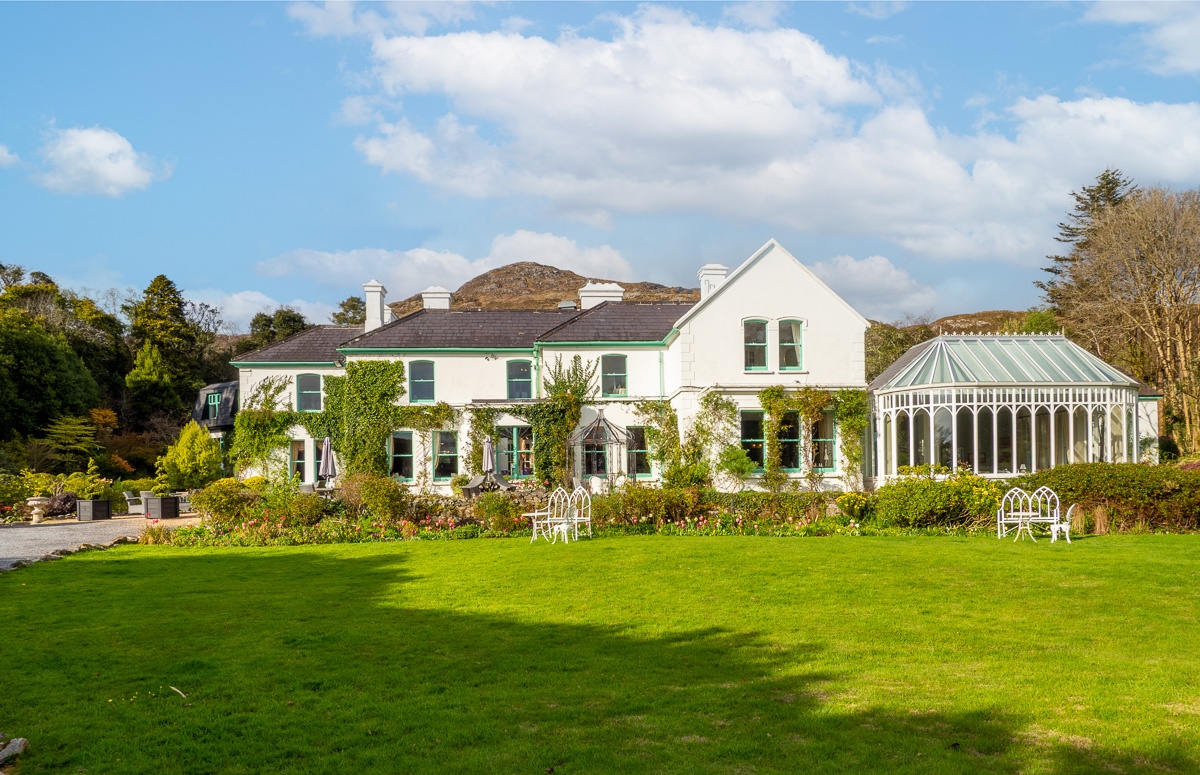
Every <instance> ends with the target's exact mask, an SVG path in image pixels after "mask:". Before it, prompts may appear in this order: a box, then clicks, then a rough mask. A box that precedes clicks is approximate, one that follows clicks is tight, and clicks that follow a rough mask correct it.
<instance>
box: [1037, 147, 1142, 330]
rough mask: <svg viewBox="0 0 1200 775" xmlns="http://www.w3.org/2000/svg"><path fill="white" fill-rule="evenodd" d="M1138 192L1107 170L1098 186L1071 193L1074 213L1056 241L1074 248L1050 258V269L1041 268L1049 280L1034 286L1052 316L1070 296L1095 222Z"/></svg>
mask: <svg viewBox="0 0 1200 775" xmlns="http://www.w3.org/2000/svg"><path fill="white" fill-rule="evenodd" d="M1138 191H1139V189H1138V187H1137V186H1136V185H1134V183H1133V180H1132V179H1130V178H1127V177H1125V176H1124V174H1123V173H1122V172H1121V171H1120V170H1118V169H1113V168H1111V167H1110V168H1108V169H1106V170H1104V172H1101V173H1100V174H1099V175H1097V176H1096V183H1095V184H1094V185H1091V186H1084V187H1083V188H1082V189H1081V190H1079V191H1072V192H1071V198H1072V199H1074V200H1075V209H1074V211H1073V212H1070V213H1067V219H1066V220H1065V221H1063V222H1062V223H1059V224H1058V236H1057V237H1055V239H1056V240H1058V241H1059V242H1061V243H1062V244H1064V245H1070V246H1071V248H1070V250H1069V251H1068V253H1067V255H1065V256H1047V257H1046V258H1048V259H1049V260H1050V266H1047V267H1042V271H1043V272H1047V273H1049V274H1050V279H1048V280H1046V281H1044V282H1038V283H1034V284H1035V285H1036V286H1037V287H1038V288H1040V289H1041V290H1042V291H1043V294H1044V298H1045V300H1046V304H1047V305H1048V306H1049V308H1050V311H1051V312H1053V313H1056V314H1058V313H1060V312H1061V302H1062V299H1063V294H1065V293H1068V292H1069V291H1070V290H1071V289H1070V287H1069V286H1070V284H1071V283H1072V282H1079V281H1080V278H1074V279H1072V275H1071V267H1072V266H1073V265H1074V264H1075V262H1076V261H1078V260H1079V259H1080V257H1081V255H1082V254H1083V253H1084V252H1086V251H1087V249H1088V245H1089V238H1090V236H1091V234H1092V230H1093V229H1094V228H1095V225H1096V219H1097V218H1098V217H1099V216H1100V215H1101V213H1103V212H1104V211H1105V210H1107V209H1109V208H1113V207H1116V206H1118V205H1120V204H1121V203H1122V202H1124V201H1125V200H1126V199H1128V198H1129V197H1131V196H1135V195H1136V194H1137V193H1138Z"/></svg>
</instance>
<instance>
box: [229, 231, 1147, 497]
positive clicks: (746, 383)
mask: <svg viewBox="0 0 1200 775" xmlns="http://www.w3.org/2000/svg"><path fill="white" fill-rule="evenodd" d="M698 277H699V281H700V301H699V302H698V303H695V304H672V303H659V304H644V303H631V302H626V301H624V299H623V296H624V291H623V289H622V288H621V287H620V286H619V285H616V284H612V283H606V284H601V283H591V282H589V283H588V284H587V285H585V286H584V287H583V288H581V289H580V290H579V299H578V303H577V304H576V303H575V302H574V300H572V301H570V302H564V304H562V305H560V307H559V308H558V309H540V310H500V309H458V308H454V309H452V308H451V303H450V302H451V293H450V292H449V291H447V290H446V289H444V288H438V287H433V288H429V289H427V290H426V291H424V292H423V293H422V299H423V302H424V304H423V308H422V309H420V310H418V311H416V312H414V313H412V314H409V315H406V316H404V317H402V318H399V319H395V318H394V317H393V316H392V313H391V311H390V310H389V309H388V307H387V304H386V293H387V291H386V289H385V288H384V287H383V286H382V285H381V284H380V283H378V282H375V281H371V282H368V283H366V284H365V285H364V286H363V288H364V292H365V296H366V309H367V316H366V323H365V325H364V326H360V327H338V326H318V327H315V328H312V329H309V330H307V331H304V332H302V333H300V334H296V335H295V336H292V337H290V338H288V339H285V340H282V341H280V342H277V343H275V344H272V345H269V346H267V347H264V348H262V349H260V350H256V351H254V352H251V353H247V354H245V355H242V356H240V357H239V358H238V359H237V360H236V361H234V362H233V365H234V366H236V367H237V368H238V370H239V388H240V394H241V395H242V396H248V395H251V394H252V391H253V388H254V386H255V385H256V384H257V383H259V382H260V381H262V380H263V379H265V378H267V377H272V376H283V377H286V378H287V380H288V389H287V392H286V393H285V394H284V396H283V398H282V399H281V400H283V401H286V403H287V405H288V406H289V407H290V408H292V409H295V410H297V411H320V410H321V409H322V408H323V406H324V392H323V388H324V380H325V378H327V377H329V376H337V375H342V374H344V373H345V364H346V363H347V362H348V361H356V360H367V359H378V358H382V359H388V360H400V361H403V362H404V366H405V374H406V376H407V380H408V385H407V394H406V395H405V396H404V397H403V398H402V399H401V400H402V401H404V402H407V403H410V404H421V403H430V404H432V403H435V402H440V401H444V402H446V403H448V404H450V405H451V406H453V407H454V408H456V409H460V410H464V409H470V408H472V407H481V406H487V407H489V408H493V409H497V410H499V412H500V414H499V417H498V419H497V421H496V422H497V426H498V427H499V430H500V434H499V438H498V439H497V440H496V444H495V455H496V457H495V460H494V461H493V462H494V464H495V470H496V471H497V472H499V473H501V474H503V475H505V476H508V477H510V478H521V477H526V476H529V475H531V474H532V469H533V454H532V451H533V448H534V445H535V444H537V443H538V439H536V438H534V437H533V433H532V429H531V428H530V427H529V425H528V423H527V422H525V421H523V420H522V419H520V418H519V417H517V416H516V415H513V414H506V413H504V409H505V407H506V406H507V407H513V406H519V405H520V404H522V403H528V402H532V401H537V400H538V399H539V398H540V395H541V391H542V376H543V374H544V373H545V372H546V370H547V369H548V368H549V367H551V366H553V365H554V364H555V363H556V362H558V361H559V359H561V361H562V362H563V363H568V362H570V360H571V359H572V358H573V357H574V356H575V355H579V356H581V357H582V358H584V359H585V360H588V361H591V362H595V363H597V365H598V367H599V368H598V370H597V372H598V382H599V390H598V397H597V400H596V402H595V404H594V405H591V406H588V407H585V409H584V413H583V418H582V420H581V422H580V430H584V429H589V431H590V432H589V433H588V434H587V436H586V437H585V438H581V439H579V441H580V443H579V444H578V445H577V446H576V447H573V448H572V455H573V460H572V461H571V468H572V471H573V472H578V473H579V474H580V475H581V476H582V477H584V478H588V477H598V478H601V479H607V480H609V481H614V480H617V479H624V478H635V479H638V480H645V481H647V482H655V481H657V480H658V479H659V474H660V472H659V471H658V470H657V468H656V465H655V464H653V463H652V461H651V459H650V455H649V454H648V450H647V448H646V443H645V431H644V428H641V427H639V424H638V423H639V421H638V418H637V416H636V414H635V413H634V405H635V403H636V402H639V401H642V400H646V399H654V400H660V399H661V400H668V401H670V402H671V404H672V406H673V407H674V408H675V410H676V412H677V414H678V416H679V419H680V423H681V425H682V426H684V427H686V426H687V425H688V424H689V423H690V421H691V419H692V418H693V417H694V416H695V414H696V412H697V409H698V405H699V400H700V398H701V397H702V396H703V395H704V394H705V393H708V392H717V393H719V394H720V395H722V396H724V397H727V398H729V399H731V400H732V401H733V402H734V403H736V405H737V406H738V408H739V412H740V426H739V427H740V437H741V443H742V446H743V448H744V449H745V450H746V451H747V453H748V454H749V455H750V457H751V458H752V459H755V460H756V461H758V462H759V463H760V464H761V463H762V462H763V458H764V454H765V451H766V450H767V449H768V448H769V447H770V446H772V445H776V444H778V445H780V449H781V460H782V462H783V467H784V469H785V471H786V472H787V473H788V475H789V476H791V477H794V478H800V477H803V476H804V475H805V474H806V473H807V472H806V471H804V470H802V467H803V462H802V461H803V459H804V456H803V455H800V454H799V448H800V444H802V443H804V442H805V441H809V442H811V443H812V445H813V455H812V460H813V465H815V466H817V471H816V472H817V473H819V474H821V477H820V480H821V481H822V482H823V484H824V485H825V486H827V487H831V488H836V487H839V486H840V485H841V483H842V482H843V481H844V479H843V476H844V474H846V471H845V470H844V467H843V461H844V457H845V456H844V455H843V454H841V442H842V441H843V439H842V437H841V434H840V432H839V429H838V428H837V425H836V422H835V418H834V415H833V412H832V411H830V412H827V413H826V415H825V417H824V419H822V420H821V421H820V422H818V423H815V424H814V425H813V426H812V427H810V428H801V427H800V423H799V422H797V421H796V420H795V418H792V419H791V420H790V421H789V420H787V419H785V421H784V422H783V423H782V424H781V426H780V428H781V430H780V437H779V438H773V439H768V438H765V430H764V429H765V428H766V427H768V426H767V424H766V423H764V418H763V410H762V407H761V405H760V403H759V397H758V394H759V391H761V390H762V389H763V388H766V387H770V386H774V385H780V386H782V387H784V388H785V389H796V388H799V387H802V386H810V387H815V388H821V389H826V390H831V391H832V390H839V389H842V388H854V389H863V390H865V389H867V388H868V385H867V383H866V380H865V347H864V345H865V341H864V340H865V333H866V330H867V328H868V326H869V325H870V324H869V322H868V321H867V320H866V318H864V317H863V316H862V315H860V314H859V313H858V312H857V311H855V310H854V308H853V307H851V306H850V305H849V304H847V303H846V302H845V301H844V300H843V299H842V298H841V297H840V296H838V295H837V294H836V293H834V292H833V291H832V290H831V289H830V288H829V287H828V286H827V285H825V283H824V282H822V281H821V280H820V279H819V278H818V277H817V276H816V275H815V274H813V273H812V272H811V271H810V270H809V269H808V268H807V267H805V266H804V265H803V264H802V263H800V261H799V260H797V259H796V257H795V256H793V255H792V254H791V253H789V252H788V251H787V250H786V249H785V248H784V247H783V246H782V245H780V244H779V243H778V242H776V241H775V240H771V241H769V242H767V243H766V244H765V245H763V246H762V247H761V248H760V249H759V250H758V251H756V252H755V253H754V254H753V255H751V256H750V257H749V258H748V259H746V260H745V261H744V262H743V263H742V264H741V265H740V266H738V267H737V268H736V269H735V270H733V271H732V272H730V271H729V270H728V269H727V267H725V266H722V265H720V264H707V265H705V266H703V267H701V268H700V270H699V272H698ZM964 348H965V349H966V350H967V351H970V352H968V353H967V355H963V354H962V353H961V352H960V350H963V349H964ZM972 354H973V355H974V357H976V358H977V359H979V360H980V363H976V364H975V366H974V369H975V370H974V371H972V370H971V369H968V368H965V367H964V366H963V362H964V359H966V358H968V356H971V355H972ZM1017 357H1020V358H1024V359H1025V360H1026V361H1029V363H1028V364H1027V365H1026V369H1025V370H1024V371H1021V370H1019V369H1017V368H1016V367H1013V366H1012V364H1011V363H1010V361H1011V359H1012V358H1017ZM989 358H990V359H991V360H988V359H989ZM1047 359H1048V360H1047ZM983 361H986V362H987V363H988V364H989V367H988V368H984V367H983V366H982V365H981V364H982V362H983ZM1063 361H1065V362H1068V363H1067V365H1063V364H1062V363H1059V365H1058V366H1054V363H1055V362H1063ZM993 362H994V364H993ZM973 363H974V362H973ZM871 388H872V397H871V400H872V407H873V411H872V423H871V428H870V429H869V431H868V438H867V439H865V440H864V444H863V449H864V450H865V453H866V455H865V459H864V470H863V473H864V475H865V477H866V479H867V480H868V482H877V481H882V480H885V479H887V478H888V477H889V476H895V475H897V470H898V467H899V466H901V465H907V464H913V465H920V464H928V463H931V462H948V463H949V464H951V465H958V466H969V467H972V468H975V469H976V470H978V471H979V472H980V473H982V474H984V475H987V476H1006V475H1012V474H1013V473H1014V472H1017V471H1020V470H1028V471H1032V470H1036V469H1038V468H1043V467H1047V466H1052V465H1055V464H1061V463H1063V462H1078V461H1081V460H1097V459H1102V460H1114V461H1121V460H1135V459H1137V455H1138V451H1139V449H1140V448H1141V447H1142V446H1144V444H1139V442H1135V440H1141V439H1143V438H1151V437H1152V438H1153V439H1155V440H1156V439H1157V415H1156V414H1155V413H1154V412H1153V411H1151V409H1152V405H1151V404H1148V403H1147V402H1146V401H1145V400H1142V401H1139V396H1138V389H1139V386H1138V383H1136V382H1135V381H1134V380H1132V379H1130V378H1129V377H1127V376H1126V375H1124V374H1122V373H1121V372H1119V371H1117V370H1116V369H1113V368H1112V367H1111V366H1108V365H1107V364H1105V363H1103V361H1100V360H1099V359H1097V358H1095V357H1094V356H1091V355H1089V354H1088V353H1086V352H1084V351H1083V350H1082V349H1081V348H1078V347H1076V346H1074V345H1070V343H1069V342H1066V341H1065V340H1064V339H1063V338H1062V337H1043V338H1037V337H1026V338H1014V337H1007V338H1005V337H987V336H984V337H976V338H974V339H972V340H971V341H969V342H965V343H963V342H958V341H950V340H948V339H947V338H946V337H941V338H939V339H937V340H933V341H932V342H928V343H923V344H922V345H918V346H917V347H915V348H913V350H912V351H910V352H909V353H908V354H906V355H905V356H904V357H902V358H901V359H900V360H899V361H897V363H896V364H895V365H894V366H893V367H891V368H890V369H889V370H888V371H887V372H885V373H884V374H883V375H881V376H880V378H879V379H877V380H876V381H875V382H874V383H873V384H872V385H871ZM1143 398H1144V397H1143ZM601 416H602V417H603V419H604V420H605V421H607V422H604V423H597V422H596V421H597V419H598V418H600V417H601ZM460 417H461V418H462V419H461V421H460V423H459V424H458V425H456V426H455V427H448V428H443V429H440V430H437V431H433V432H421V431H417V430H414V429H411V428H396V429H395V430H394V432H393V433H392V435H391V438H390V440H389V442H388V445H389V446H388V453H389V456H390V468H391V473H392V475H393V476H394V477H396V478H397V479H400V480H402V481H406V482H412V483H416V484H418V485H419V486H421V487H423V488H428V489H431V490H432V491H434V492H448V491H449V488H450V480H451V479H452V478H453V477H454V476H455V475H457V474H459V473H465V472H466V452H467V450H466V449H465V442H466V439H467V438H468V431H469V423H470V413H469V412H466V411H463V412H460ZM1064 418H1065V419H1064ZM1047 423H1048V424H1047ZM1064 423H1065V424H1064ZM606 434H608V435H609V437H608V438H606ZM617 434H619V435H620V436H621V443H620V444H614V443H613V442H614V439H613V438H611V436H612V435H617ZM802 437H803V438H802ZM1068 438H1069V439H1071V442H1070V444H1068V443H1067V442H1066V439H1068ZM320 442H321V440H319V439H313V438H311V437H310V436H309V435H308V434H307V433H306V432H305V430H304V429H303V428H301V427H299V426H297V427H295V428H293V429H292V442H291V446H290V449H289V451H288V452H289V463H290V466H291V470H292V472H293V473H294V474H295V475H296V476H298V477H299V478H300V479H301V480H303V481H304V482H313V481H314V480H315V478H316V473H317V471H318V469H319V468H320V459H319V455H320V452H321V443H320Z"/></svg>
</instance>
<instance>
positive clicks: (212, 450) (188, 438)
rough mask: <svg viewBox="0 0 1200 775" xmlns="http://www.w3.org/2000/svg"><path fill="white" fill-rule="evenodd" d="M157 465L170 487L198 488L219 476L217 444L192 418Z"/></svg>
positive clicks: (218, 446) (218, 444)
mask: <svg viewBox="0 0 1200 775" xmlns="http://www.w3.org/2000/svg"><path fill="white" fill-rule="evenodd" d="M157 468H158V471H159V473H160V474H162V475H164V476H165V477H166V479H167V485H168V486H169V487H171V488H172V489H175V490H198V489H200V488H201V487H203V486H204V485H206V484H208V483H209V482H213V481H216V480H217V479H220V478H221V444H220V443H219V442H218V441H217V440H216V439H214V438H212V437H211V436H209V434H208V431H206V430H204V429H203V428H201V427H200V426H199V425H198V424H197V423H196V421H195V420H193V421H191V422H189V423H188V424H187V425H185V426H183V430H181V431H180V432H179V439H178V440H177V441H176V442H175V443H174V444H172V445H171V446H170V447H169V448H168V449H167V451H166V453H165V454H164V455H163V456H162V457H161V458H159V459H158V466H157Z"/></svg>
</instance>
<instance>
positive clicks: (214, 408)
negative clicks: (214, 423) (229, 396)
mask: <svg viewBox="0 0 1200 775" xmlns="http://www.w3.org/2000/svg"><path fill="white" fill-rule="evenodd" d="M207 400H208V403H207V405H206V408H205V415H204V419H206V420H215V419H217V415H219V414H220V413H221V394H220V393H209V394H208V399H207Z"/></svg>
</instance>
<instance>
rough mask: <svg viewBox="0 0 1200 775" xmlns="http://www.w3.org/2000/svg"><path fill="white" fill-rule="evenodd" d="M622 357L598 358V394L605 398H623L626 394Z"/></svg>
mask: <svg viewBox="0 0 1200 775" xmlns="http://www.w3.org/2000/svg"><path fill="white" fill-rule="evenodd" d="M625 368H626V366H625V356H624V355H604V356H602V357H601V358H600V392H601V393H602V394H603V395H605V396H623V395H626V393H627V392H628V384H627V382H626V375H625Z"/></svg>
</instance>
